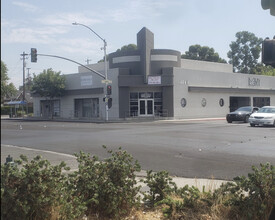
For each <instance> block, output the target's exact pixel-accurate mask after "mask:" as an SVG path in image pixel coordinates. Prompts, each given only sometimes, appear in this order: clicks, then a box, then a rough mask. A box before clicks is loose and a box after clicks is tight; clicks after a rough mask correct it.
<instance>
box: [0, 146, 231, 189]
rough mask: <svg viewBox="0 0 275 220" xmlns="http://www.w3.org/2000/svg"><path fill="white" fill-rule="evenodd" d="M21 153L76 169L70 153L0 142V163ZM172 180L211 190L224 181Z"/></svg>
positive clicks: (140, 175)
mask: <svg viewBox="0 0 275 220" xmlns="http://www.w3.org/2000/svg"><path fill="white" fill-rule="evenodd" d="M21 154H23V155H25V156H27V158H28V159H29V160H31V159H33V158H34V157H35V156H37V155H40V156H42V158H44V159H47V160H48V161H49V162H50V163H51V165H58V164H60V162H61V161H64V162H65V163H66V165H67V166H69V167H70V168H71V171H74V170H77V167H78V163H77V161H76V158H75V156H73V155H70V154H63V153H58V152H53V151H44V150H35V149H31V148H26V147H17V146H11V145H2V144H1V164H4V163H5V162H6V158H7V157H8V155H10V157H12V158H13V160H17V159H19V157H20V155H21ZM136 176H137V180H139V179H142V178H144V177H146V171H144V170H143V171H141V172H138V173H136ZM172 178H173V181H174V182H175V183H176V184H177V186H178V187H183V186H185V185H186V184H188V185H189V186H195V187H198V188H199V189H200V190H201V191H202V188H203V186H205V190H206V191H208V190H211V191H213V190H214V189H216V188H218V187H219V186H220V185H221V184H222V183H224V182H226V181H223V180H214V179H197V178H182V177H172ZM141 185H142V189H141V190H142V191H146V190H148V187H147V186H145V185H143V184H141Z"/></svg>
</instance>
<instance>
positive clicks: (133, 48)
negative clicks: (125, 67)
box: [98, 44, 137, 63]
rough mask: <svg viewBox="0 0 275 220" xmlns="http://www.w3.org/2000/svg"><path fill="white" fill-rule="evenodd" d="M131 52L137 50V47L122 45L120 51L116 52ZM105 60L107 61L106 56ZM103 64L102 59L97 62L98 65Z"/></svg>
mask: <svg viewBox="0 0 275 220" xmlns="http://www.w3.org/2000/svg"><path fill="white" fill-rule="evenodd" d="M133 50H137V45H135V44H128V45H124V46H122V47H121V48H120V49H117V50H116V52H127V51H133ZM106 60H107V61H108V60H109V57H108V55H106ZM101 62H104V57H103V58H102V59H101V60H99V61H98V63H101Z"/></svg>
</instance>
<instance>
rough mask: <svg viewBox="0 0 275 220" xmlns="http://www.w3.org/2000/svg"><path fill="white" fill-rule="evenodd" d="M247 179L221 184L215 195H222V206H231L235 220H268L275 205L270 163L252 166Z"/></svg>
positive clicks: (273, 172)
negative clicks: (258, 166) (251, 171)
mask: <svg viewBox="0 0 275 220" xmlns="http://www.w3.org/2000/svg"><path fill="white" fill-rule="evenodd" d="M252 170H253V171H254V172H253V173H249V174H248V177H244V176H241V177H236V178H234V181H233V182H229V183H227V184H223V185H222V186H221V187H220V189H218V190H217V191H216V192H215V195H216V196H217V195H221V194H222V195H223V197H224V198H223V201H224V204H225V205H227V206H231V208H232V211H231V215H232V216H234V218H236V219H255V220H257V219H259V220H263V219H268V216H269V213H270V211H271V209H272V207H273V206H274V204H275V178H274V177H275V169H274V166H272V165H270V163H266V164H260V168H257V167H255V166H252Z"/></svg>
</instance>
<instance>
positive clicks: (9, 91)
mask: <svg viewBox="0 0 275 220" xmlns="http://www.w3.org/2000/svg"><path fill="white" fill-rule="evenodd" d="M8 80H9V77H8V68H7V66H6V64H5V63H4V62H3V61H2V60H1V103H3V102H4V98H5V97H11V96H13V95H16V91H17V90H16V88H15V86H14V85H13V83H8Z"/></svg>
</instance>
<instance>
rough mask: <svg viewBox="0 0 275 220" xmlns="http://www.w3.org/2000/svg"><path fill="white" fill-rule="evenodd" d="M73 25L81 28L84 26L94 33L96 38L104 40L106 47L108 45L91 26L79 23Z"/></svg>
mask: <svg viewBox="0 0 275 220" xmlns="http://www.w3.org/2000/svg"><path fill="white" fill-rule="evenodd" d="M72 24H73V25H81V26H83V27H86V28H88V29H89V30H90V31H92V32H93V33H94V34H95V35H96V36H98V37H99V38H100V39H101V40H103V42H104V45H105V44H107V43H106V41H105V39H103V38H102V37H100V36H99V35H98V34H97V33H96V32H95V31H94V30H93V29H92V28H90V27H89V26H87V25H85V24H80V23H77V22H74V23H72Z"/></svg>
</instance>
